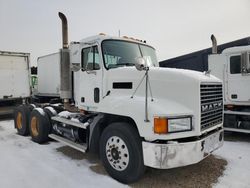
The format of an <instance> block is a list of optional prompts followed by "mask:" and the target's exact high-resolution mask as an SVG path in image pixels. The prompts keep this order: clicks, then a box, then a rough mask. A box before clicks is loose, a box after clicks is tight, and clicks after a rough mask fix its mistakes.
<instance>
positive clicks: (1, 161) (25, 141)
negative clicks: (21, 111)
mask: <svg viewBox="0 0 250 188" xmlns="http://www.w3.org/2000/svg"><path fill="white" fill-rule="evenodd" d="M61 146H63V145H62V144H61V143H58V142H53V143H50V144H46V145H39V144H36V143H34V142H32V141H31V139H30V137H22V136H19V135H17V134H16V131H15V129H14V123H13V121H12V120H11V121H1V122H0V187H1V188H14V187H18V188H70V187H74V188H80V187H81V188H82V187H124V185H122V184H120V183H118V182H117V181H115V180H113V179H112V178H111V177H109V176H107V175H100V174H97V173H95V172H93V171H92V170H91V169H90V166H92V165H95V164H91V163H90V162H89V161H88V160H87V159H83V160H72V159H71V158H68V157H65V156H64V155H62V154H61V153H59V152H58V150H57V148H60V147H61Z"/></svg>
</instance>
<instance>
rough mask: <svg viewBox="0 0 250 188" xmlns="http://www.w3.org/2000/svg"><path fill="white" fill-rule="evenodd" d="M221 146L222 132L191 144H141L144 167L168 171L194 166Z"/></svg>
mask: <svg viewBox="0 0 250 188" xmlns="http://www.w3.org/2000/svg"><path fill="white" fill-rule="evenodd" d="M222 145H223V130H219V131H217V132H215V133H213V134H210V135H208V136H206V137H204V138H203V139H201V140H197V141H192V142H185V143H173V144H172V143H171V144H158V143H150V142H143V143H142V148H143V157H144V165H145V166H149V167H153V168H159V169H169V168H175V167H181V166H186V165H190V164H195V163H198V162H200V161H201V160H202V159H204V158H206V157H207V156H209V155H210V154H211V153H212V152H213V151H214V150H216V149H218V148H220V147H221V146H222Z"/></svg>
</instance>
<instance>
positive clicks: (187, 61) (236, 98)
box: [160, 35, 250, 133]
mask: <svg viewBox="0 0 250 188" xmlns="http://www.w3.org/2000/svg"><path fill="white" fill-rule="evenodd" d="M211 39H212V43H213V47H212V49H205V50H201V51H198V52H193V53H191V54H186V55H183V56H180V57H176V58H172V59H169V60H165V61H162V62H161V63H160V64H161V66H162V67H171V68H182V69H191V70H198V71H205V72H207V71H209V72H210V73H211V74H212V75H214V76H216V77H217V78H220V79H221V80H222V81H223V83H224V84H223V85H224V87H223V93H224V96H223V98H224V115H225V116H224V130H227V131H233V132H245V133H250V60H249V59H250V38H249V37H248V38H243V39H240V40H237V41H233V42H229V43H226V44H222V45H219V46H218V47H217V41H216V38H215V37H214V36H213V35H212V36H211ZM218 51H219V52H220V53H218ZM207 108H209V106H207Z"/></svg>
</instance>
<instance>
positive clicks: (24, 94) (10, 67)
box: [0, 51, 31, 115]
mask: <svg viewBox="0 0 250 188" xmlns="http://www.w3.org/2000/svg"><path fill="white" fill-rule="evenodd" d="M29 57H30V54H29V53H20V52H7V51H0V115H6V114H12V113H13V107H14V106H15V105H19V104H22V103H23V102H24V101H25V100H27V99H28V98H29V97H30V94H31V88H30V71H29V69H30V65H29V63H30V62H29Z"/></svg>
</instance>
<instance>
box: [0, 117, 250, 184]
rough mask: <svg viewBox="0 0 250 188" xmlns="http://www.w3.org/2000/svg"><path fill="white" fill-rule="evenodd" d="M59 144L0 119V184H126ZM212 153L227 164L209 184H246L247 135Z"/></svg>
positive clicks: (249, 142)
mask: <svg viewBox="0 0 250 188" xmlns="http://www.w3.org/2000/svg"><path fill="white" fill-rule="evenodd" d="M62 148H64V147H63V145H62V144H61V143H58V142H50V143H49V144H45V145H39V144H36V143H34V142H32V141H31V139H30V137H22V136H19V135H17V134H16V130H15V129H14V125H13V121H12V120H5V121H0V188H14V187H18V188H33V187H34V188H50V187H51V188H66V187H67V188H68V187H74V188H78V187H79V188H80V187H127V186H125V185H123V184H120V183H119V182H117V181H115V180H113V179H112V178H111V177H109V176H108V175H107V174H105V172H104V173H102V172H99V173H96V172H95V170H93V169H95V167H96V166H98V165H100V164H98V162H96V160H95V159H93V160H91V156H89V155H88V157H86V158H85V157H84V156H86V155H84V154H81V153H80V154H79V153H76V155H77V157H75V158H73V159H72V156H71V157H69V156H67V154H66V153H64V152H65V151H64V152H62V150H63V149H62ZM71 152H72V151H71ZM79 155H80V156H79ZM215 155H216V157H219V158H223V159H226V160H227V161H228V165H227V166H226V170H225V171H224V175H223V176H221V177H220V178H219V179H218V183H217V184H215V185H213V187H215V188H228V187H229V188H230V187H231V188H247V187H250V178H249V177H250V139H248V140H246V141H226V142H225V144H224V146H223V148H221V149H220V150H218V151H216V152H215ZM189 168H193V167H189ZM101 169H102V167H101ZM99 170H100V168H99ZM102 170H103V169H102ZM102 170H101V171H102ZM180 170H182V169H180ZM172 187H175V186H174V185H173V186H172ZM194 187H195V185H194Z"/></svg>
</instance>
